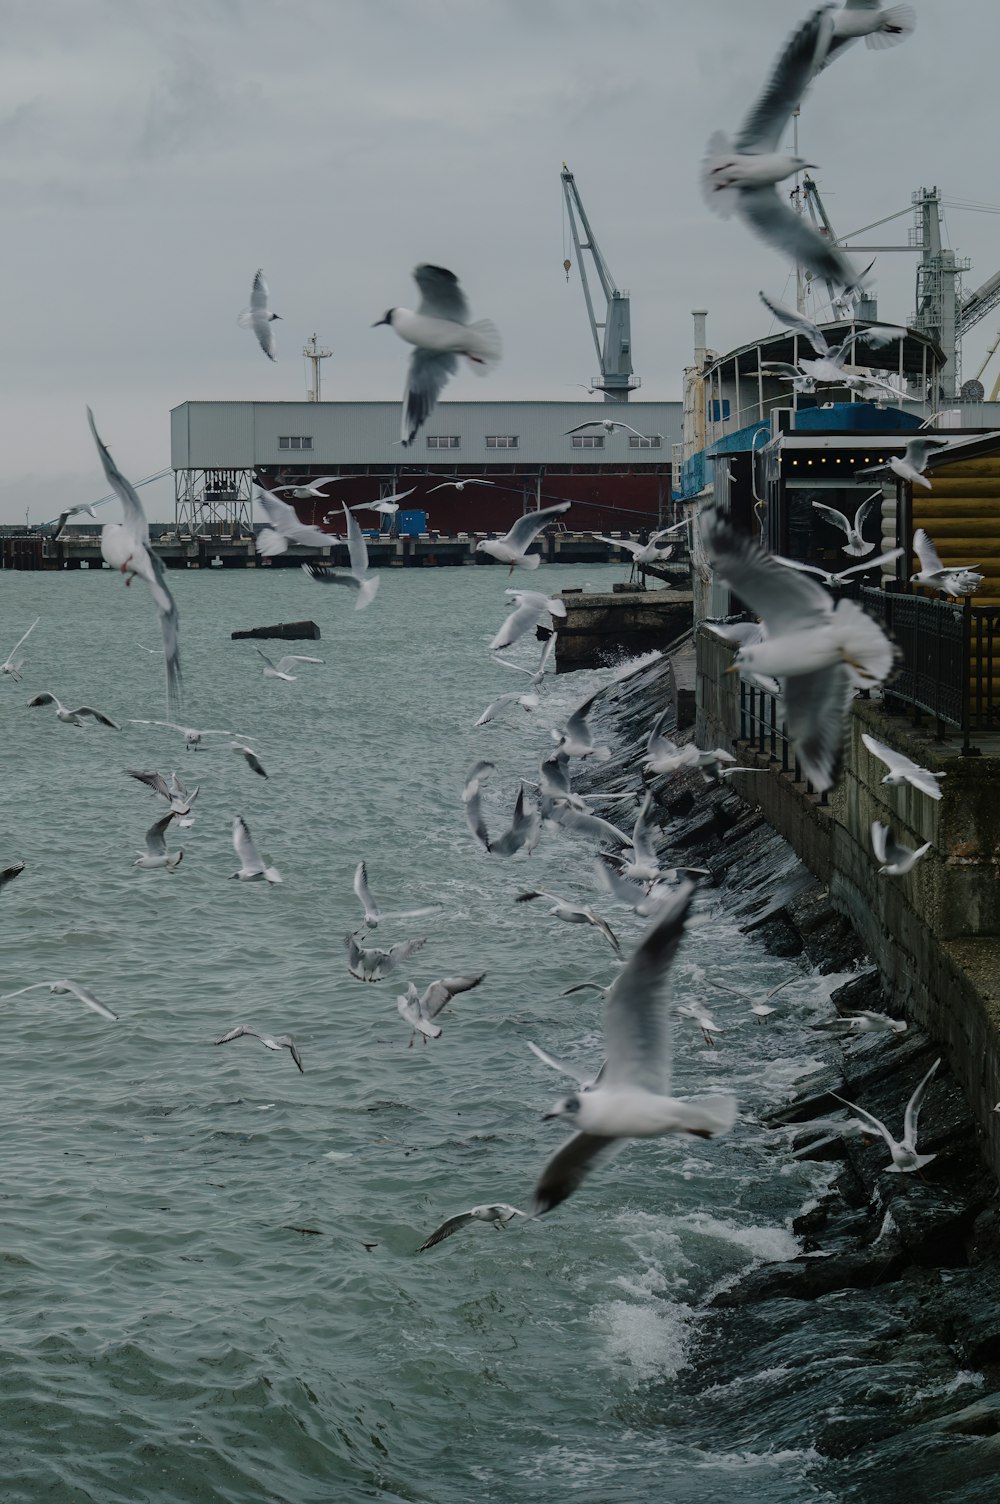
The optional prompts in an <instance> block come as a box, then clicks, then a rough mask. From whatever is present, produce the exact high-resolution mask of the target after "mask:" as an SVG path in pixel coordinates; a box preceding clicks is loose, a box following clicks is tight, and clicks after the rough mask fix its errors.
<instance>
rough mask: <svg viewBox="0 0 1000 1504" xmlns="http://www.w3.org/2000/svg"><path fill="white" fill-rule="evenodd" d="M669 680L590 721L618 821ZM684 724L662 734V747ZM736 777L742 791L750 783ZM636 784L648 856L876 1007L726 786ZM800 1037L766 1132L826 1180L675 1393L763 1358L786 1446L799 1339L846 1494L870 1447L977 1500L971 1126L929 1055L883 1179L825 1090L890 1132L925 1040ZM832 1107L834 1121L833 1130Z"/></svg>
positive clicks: (880, 1161)
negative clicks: (790, 1087) (653, 810)
mask: <svg viewBox="0 0 1000 1504" xmlns="http://www.w3.org/2000/svg"><path fill="white" fill-rule="evenodd" d="M668 684H669V674H668V670H667V668H666V666H665V664H664V662H663V661H661V662H659V663H655V664H651V665H649V666H647V667H645V668H643V669H641V670H640V671H639V672H638V673H637V674H636V675H634V676H633V677H631V678H628V679H624V680H621V681H619V682H617V683H615V684H612V685H611V686H610V687H609V689H608V690H607V691H606V693H605V695H604V696H603V699H602V702H600V703H601V708H600V709H599V710H598V711H597V712H596V715H595V719H599V720H600V721H601V722H603V725H604V727H605V728H606V730H607V732H608V733H609V735H608V740H609V741H611V744H612V746H615V747H616V748H617V750H616V752H615V753H614V754H613V756H612V758H611V760H610V761H609V762H607V763H605V764H604V765H602V766H600V767H597V768H594V769H593V770H591V771H590V772H588V774H587V775H586V777H585V778H580V779H578V780H577V784H578V786H579V787H580V788H581V789H582V790H585V791H587V792H592V793H601V792H603V793H604V794H605V796H606V798H605V803H604V808H603V812H604V813H606V814H607V815H608V817H609V818H611V819H614V820H617V821H618V822H620V823H621V822H624V821H626V820H627V818H628V815H629V812H630V810H631V811H633V812H634V807H635V806H634V790H635V788H636V787H637V786H638V784H639V782H640V780H641V776H642V774H641V765H642V759H643V756H644V754H645V739H646V736H647V734H648V730H649V727H650V726H651V724H652V722H653V720H654V719H655V717H656V716H657V715H658V714H659V712H660V711H661V710H662V708H663V705H664V702H665V698H666V695H667V689H668ZM612 732H613V734H610V733H612ZM690 734H691V733H690V732H689V731H678V732H676V734H675V739H676V740H677V741H680V742H683V741H685V740H687V739H689V738H690ZM754 776H756V777H767V776H771V775H769V774H766V773H765V774H758V775H754ZM745 784H746V786H747V793H748V797H752V787H753V785H752V780H751V777H750V775H748V776H747V778H746V779H745ZM648 786H649V787H650V788H652V790H653V793H654V797H655V799H656V802H657V804H658V806H659V809H660V811H661V813H662V816H663V826H664V829H665V832H666V834H665V836H664V840H663V843H662V846H661V853H660V854H661V858H662V860H663V861H664V863H665V864H671V863H673V864H677V865H681V864H683V865H690V866H698V867H704V868H707V869H708V871H709V872H710V874H711V878H710V879H709V880H710V881H711V882H712V883H713V884H714V885H715V886H716V887H717V888H719V889H720V890H723V892H724V893H725V904H726V908H727V911H728V912H730V913H731V914H735V915H736V917H737V919H738V921H739V922H740V926H741V928H742V929H744V930H745V931H746V932H748V933H751V934H753V935H754V937H755V939H756V940H757V941H758V942H759V943H760V944H761V945H763V946H764V947H765V948H766V949H767V950H768V951H770V952H771V953H772V954H775V955H778V956H786V957H801V959H802V962H803V963H804V966H805V967H806V968H808V969H810V970H813V971H819V972H822V973H830V972H842V971H846V970H853V971H855V973H856V974H855V975H854V976H853V977H852V979H851V980H850V981H849V982H848V983H847V984H846V985H844V986H842V987H841V988H840V989H839V990H838V991H837V992H835V993H833V994H832V998H831V1000H832V1002H833V1003H834V1004H835V1005H838V1006H840V1007H844V1008H847V1009H862V1008H863V1009H870V1010H873V1011H877V1012H881V1013H886V1012H888V1011H890V1010H889V1008H888V1006H887V1003H886V1000H885V998H884V997H883V995H882V990H881V988H880V985H879V978H878V974H877V972H876V971H875V970H874V969H873V968H872V967H871V964H870V963H866V957H865V956H864V952H863V949H862V946H861V944H860V942H859V941H858V939H857V937H856V936H855V935H854V933H853V931H852V930H851V928H850V925H849V924H848V922H847V921H846V920H845V919H844V918H843V916H842V915H840V914H838V913H837V912H836V911H835V910H834V908H833V906H832V904H831V903H830V901H829V898H828V896H827V894H826V893H825V891H824V889H823V887H822V885H821V884H820V883H819V882H818V881H817V879H816V878H814V877H813V876H812V875H811V874H810V873H809V872H808V870H807V869H806V868H805V867H804V866H803V865H802V864H801V862H800V861H799V860H798V858H797V857H796V855H795V853H794V852H793V851H792V849H791V848H790V847H789V846H787V844H786V843H785V842H784V841H783V840H782V839H781V838H780V837H779V836H778V835H777V834H776V833H775V832H774V831H773V830H772V829H771V828H770V827H769V826H768V825H767V824H766V822H765V821H764V818H763V816H762V815H761V814H760V812H759V811H758V810H756V809H755V808H754V807H753V805H752V804H750V803H747V802H746V801H745V800H744V799H743V798H741V797H740V795H739V794H738V793H737V792H736V790H735V789H734V787H733V785H732V783H731V782H730V781H728V780H727V781H726V782H723V783H721V784H712V785H708V784H706V783H705V782H704V781H703V779H702V776H701V774H700V773H699V772H698V771H694V772H693V773H692V772H690V771H685V772H682V773H680V774H674V775H670V776H668V777H660V778H655V779H652V780H651V781H649V783H648ZM831 1019H832V1020H833V1023H834V1029H835V1030H836V1022H835V1019H836V1015H835V1014H831ZM817 1038H818V1039H820V1038H822V1039H823V1040H824V1041H827V1042H829V1043H830V1044H832V1048H831V1049H830V1050H829V1053H828V1054H826V1055H825V1056H824V1064H823V1066H822V1068H821V1069H820V1070H818V1071H817V1072H816V1073H815V1074H814V1075H813V1076H811V1077H810V1078H809V1079H808V1080H807V1081H806V1082H805V1083H804V1085H803V1087H802V1089H801V1090H800V1093H799V1095H797V1096H796V1097H795V1098H794V1099H793V1100H792V1101H790V1102H788V1103H786V1104H784V1105H782V1106H781V1107H780V1108H778V1109H777V1110H775V1111H773V1112H771V1113H770V1114H768V1116H767V1117H766V1119H765V1120H764V1126H765V1128H767V1129H770V1130H771V1131H772V1132H773V1133H774V1135H775V1152H776V1153H777V1154H781V1155H783V1156H785V1157H786V1158H787V1157H788V1156H789V1155H791V1156H792V1157H794V1158H800V1159H810V1160H820V1161H828V1162H829V1168H830V1175H831V1178H830V1183H829V1186H828V1189H827V1190H826V1192H825V1193H824V1194H823V1195H821V1196H820V1197H819V1198H818V1199H817V1201H816V1203H815V1204H814V1205H812V1206H811V1207H810V1208H809V1209H808V1210H807V1211H805V1212H804V1213H803V1214H802V1215H801V1216H799V1217H798V1218H797V1219H796V1220H795V1223H794V1225H793V1231H794V1232H795V1233H796V1234H797V1235H798V1236H799V1237H800V1238H801V1240H802V1251H801V1252H800V1253H799V1255H798V1256H797V1257H795V1258H793V1259H789V1260H787V1261H784V1262H780V1263H770V1264H763V1265H758V1266H756V1267H754V1268H752V1269H750V1270H749V1271H748V1272H747V1273H745V1274H744V1275H743V1276H742V1277H740V1278H739V1279H738V1280H737V1281H736V1282H735V1283H733V1284H732V1285H730V1286H728V1287H727V1288H725V1289H723V1290H720V1291H718V1292H716V1293H715V1294H714V1296H712V1297H711V1299H710V1302H709V1306H708V1309H707V1311H706V1313H705V1316H704V1321H705V1325H704V1328H703V1333H702V1336H703V1340H702V1341H701V1342H699V1344H698V1351H697V1354H696V1356H695V1358H694V1360H693V1361H692V1363H691V1365H690V1366H689V1368H688V1369H687V1370H685V1373H684V1375H683V1376H682V1378H681V1381H680V1382H681V1386H682V1388H683V1389H684V1391H685V1392H686V1393H688V1394H690V1395H691V1396H692V1397H695V1396H696V1395H698V1394H702V1395H704V1394H705V1393H706V1392H707V1391H708V1390H711V1392H712V1395H713V1405H714V1406H720V1407H721V1411H722V1412H723V1413H724V1411H725V1394H726V1386H727V1384H728V1385H737V1384H738V1383H739V1381H740V1377H741V1376H745V1374H746V1372H747V1370H748V1368H750V1369H753V1368H756V1367H759V1368H760V1369H762V1370H764V1369H768V1368H769V1367H770V1368H773V1369H774V1370H775V1371H776V1372H778V1373H780V1374H781V1375H782V1378H780V1379H779V1380H776V1381H774V1382H773V1383H772V1384H769V1385H768V1386H767V1391H766V1393H762V1394H761V1396H760V1400H759V1406H758V1407H757V1409H756V1411H755V1414H756V1418H757V1423H758V1426H759V1427H761V1428H763V1429H764V1430H765V1432H766V1434H768V1435H769V1436H771V1437H772V1438H773V1444H774V1445H775V1446H776V1447H779V1446H793V1445H794V1446H801V1445H802V1425H801V1420H802V1416H801V1411H802V1399H803V1392H804V1386H805V1385H806V1384H807V1383H808V1382H810V1375H812V1381H813V1382H815V1381H816V1374H815V1373H814V1372H813V1370H812V1368H811V1366H810V1364H809V1363H808V1362H807V1363H803V1362H802V1360H801V1348H802V1341H803V1335H805V1340H806V1341H807V1342H808V1343H809V1344H810V1350H811V1353H812V1356H813V1358H814V1360H815V1362H816V1363H822V1364H825V1367H824V1369H823V1373H824V1375H825V1379H826V1382H827V1385H828V1383H829V1376H830V1373H831V1372H833V1371H834V1368H835V1369H836V1371H837V1373H838V1377H837V1384H836V1392H837V1395H838V1403H837V1405H836V1406H834V1407H833V1408H832V1410H831V1412H830V1413H828V1414H824V1415H822V1416H817V1417H816V1418H815V1424H814V1425H813V1426H812V1427H811V1428H810V1431H811V1434H810V1444H811V1446H812V1447H813V1449H814V1451H815V1453H816V1454H817V1458H818V1459H824V1458H828V1459H833V1458H845V1457H854V1456H855V1454H857V1458H858V1461H859V1465H860V1470H859V1475H858V1482H857V1491H856V1492H855V1491H854V1490H852V1492H851V1494H850V1497H851V1498H857V1499H859V1500H865V1501H867V1500H869V1499H871V1500H873V1501H874V1500H875V1499H879V1501H880V1504H881V1501H883V1500H885V1499H887V1498H889V1497H895V1496H896V1494H895V1492H893V1493H892V1494H890V1493H887V1492H886V1491H885V1490H884V1484H885V1477H884V1476H883V1477H882V1485H883V1491H882V1492H879V1486H878V1480H877V1479H876V1478H874V1477H869V1476H868V1472H867V1468H868V1467H869V1466H870V1465H874V1464H873V1458H874V1457H877V1458H878V1459H879V1462H878V1466H879V1468H880V1469H884V1468H889V1469H890V1470H891V1473H892V1478H893V1489H894V1490H896V1489H899V1488H901V1487H902V1486H903V1485H902V1482H901V1480H904V1479H912V1488H913V1491H914V1493H913V1496H914V1497H915V1498H921V1497H931V1496H932V1493H933V1495H937V1496H941V1497H947V1498H948V1499H956V1500H959V1499H961V1500H964V1499H966V1498H967V1499H968V1500H970V1501H972V1500H973V1499H977V1500H978V1499H982V1498H983V1497H984V1494H983V1492H982V1486H983V1480H984V1479H985V1478H986V1477H989V1476H994V1477H995V1475H996V1473H997V1471H998V1470H1000V1198H998V1188H997V1183H996V1180H995V1178H994V1176H993V1175H992V1173H991V1171H990V1170H989V1169H988V1167H987V1165H986V1164H985V1162H984V1160H983V1157H982V1155H981V1152H980V1134H979V1130H978V1128H977V1127H976V1124H975V1123H974V1121H973V1118H972V1115H971V1112H970V1110H969V1108H968V1105H967V1103H966V1101H965V1098H964V1096H963V1095H962V1092H961V1091H960V1089H959V1087H958V1085H957V1084H956V1082H955V1080H954V1078H953V1077H952V1076H951V1074H950V1072H949V1070H948V1065H947V1061H946V1060H942V1064H941V1067H940V1068H939V1070H938V1072H937V1074H936V1076H935V1078H934V1079H933V1081H932V1082H931V1084H930V1087H929V1089H928V1091H927V1095H926V1098H925V1101H924V1105H923V1109H922V1113H921V1119H920V1148H921V1151H922V1152H926V1153H933V1154H934V1155H935V1156H936V1157H935V1159H934V1161H933V1162H932V1163H931V1164H929V1165H928V1166H927V1167H926V1168H925V1170H924V1171H923V1172H922V1173H921V1174H920V1175H917V1174H897V1173H893V1172H892V1171H890V1170H887V1168H886V1165H887V1151H886V1147H885V1144H884V1143H883V1142H882V1140H881V1139H878V1140H874V1141H873V1140H871V1139H868V1138H862V1137H861V1136H860V1135H856V1134H850V1135H849V1134H847V1133H845V1132H844V1129H843V1125H844V1123H845V1121H846V1120H845V1116H844V1108H843V1106H842V1104H841V1103H840V1102H838V1101H837V1100H836V1099H835V1098H834V1097H833V1096H832V1095H831V1093H833V1092H836V1093H837V1095H838V1096H843V1097H846V1098H848V1099H849V1100H852V1101H856V1102H859V1103H863V1104H864V1106H865V1107H866V1108H867V1109H868V1110H869V1111H871V1112H873V1113H874V1114H876V1115H877V1116H878V1117H879V1118H881V1119H883V1120H884V1121H885V1122H887V1123H888V1124H890V1126H893V1127H895V1128H896V1129H897V1130H898V1126H899V1125H901V1124H902V1120H903V1113H904V1110H905V1107H906V1103H907V1101H908V1100H909V1096H910V1094H911V1092H912V1090H913V1088H914V1086H915V1085H916V1083H917V1082H918V1081H919V1080H920V1079H921V1077H922V1076H923V1075H924V1074H925V1072H926V1071H927V1069H928V1068H929V1066H930V1065H931V1064H932V1063H933V1061H934V1060H935V1059H936V1058H937V1057H938V1055H939V1054H940V1053H941V1052H940V1050H938V1049H935V1047H934V1045H933V1043H932V1042H931V1041H930V1040H928V1039H927V1037H926V1036H925V1035H924V1034H922V1033H921V1032H920V1031H919V1030H918V1029H916V1028H915V1027H914V1026H913V1025H912V1024H911V1025H910V1026H909V1027H908V1028H907V1030H906V1032H905V1033H900V1034H893V1033H888V1032H885V1033H878V1034H863V1035H860V1036H858V1035H854V1034H851V1035H850V1037H848V1038H834V1039H833V1040H832V1041H831V1040H830V1035H829V1033H828V1032H827V1031H826V1030H823V1031H822V1033H820V1032H818V1033H817ZM837 1115H839V1119H840V1125H841V1126H838V1125H837V1123H836V1122H835V1121H831V1119H835V1118H836V1117H837ZM845 1302H847V1303H850V1305H851V1307H852V1308H853V1309H852V1321H853V1323H854V1329H856V1342H855V1343H854V1345H853V1351H852V1352H851V1353H850V1354H844V1353H843V1352H839V1353H835V1352H829V1351H826V1349H825V1338H824V1332H825V1326H826V1324H825V1315H826V1312H827V1311H828V1310H829V1309H830V1308H832V1305H833V1303H836V1304H837V1315H838V1319H839V1320H840V1321H842V1320H843V1317H844V1306H845ZM806 1307H808V1309H806ZM806 1325H807V1326H808V1330H807V1331H806V1332H805V1334H804V1332H803V1328H804V1326H806ZM795 1353H798V1355H799V1356H798V1357H797V1358H796V1357H794V1356H793V1355H794V1354H795ZM831 1365H834V1368H831ZM889 1369H891V1370H892V1374H893V1375H895V1377H890V1375H889V1372H888V1370H889ZM901 1370H902V1371H905V1372H910V1371H911V1370H912V1376H913V1377H914V1379H919V1381H920V1382H919V1383H917V1384H916V1390H917V1391H919V1393H920V1395H921V1398H920V1399H919V1401H915V1400H914V1398H913V1395H914V1392H915V1389H914V1384H912V1383H911V1384H903V1385H901V1384H900V1382H899V1380H898V1375H899V1372H900V1371H901ZM793 1399H794V1401H795V1403H794V1405H793V1403H792V1401H793ZM827 1408H828V1409H829V1408H830V1407H827ZM743 1413H744V1412H743V1411H742V1409H741V1408H739V1407H736V1408H735V1409H734V1412H733V1414H732V1415H731V1416H730V1424H731V1425H733V1426H735V1427H738V1426H739V1424H740V1420H739V1416H740V1415H741V1414H743ZM873 1448H874V1449H875V1450H874V1452H873ZM958 1454H960V1458H961V1460H960V1461H959V1456H958ZM932 1479H934V1480H935V1481H934V1482H933V1485H932V1482H931V1480H932ZM977 1480H978V1482H977ZM908 1486H909V1485H908ZM977 1490H978V1492H977Z"/></svg>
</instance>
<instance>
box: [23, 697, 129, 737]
mask: <svg viewBox="0 0 1000 1504" xmlns="http://www.w3.org/2000/svg"><path fill="white" fill-rule="evenodd" d="M34 705H54V706H55V707H56V716H57V717H58V719H59V720H60V721H62V722H63V723H64V724H65V725H67V726H82V725H83V722H82V721H81V720H80V716H82V715H89V716H90V717H92V719H93V720H95V721H97V723H98V725H100V726H110V728H111V730H112V731H120V730H121V729H122V728H121V727H120V726H119V724H118V722H117V721H113V720H112V719H111V717H110V716H107V715H104V713H103V712H102V711H100V710H94V709H93V708H92V706H90V705H78V706H77V707H76V709H75V710H68V709H67V707H66V706H65V705H64V704H63V702H62V701H61V700H57V699H56V697H55V695H51V694H49V692H48V690H47V689H46V690H43V691H42V693H41V694H40V695H35V696H34V698H33V699H31V700H29V701H28V709H29V710H30V709H31V708H32V706H34Z"/></svg>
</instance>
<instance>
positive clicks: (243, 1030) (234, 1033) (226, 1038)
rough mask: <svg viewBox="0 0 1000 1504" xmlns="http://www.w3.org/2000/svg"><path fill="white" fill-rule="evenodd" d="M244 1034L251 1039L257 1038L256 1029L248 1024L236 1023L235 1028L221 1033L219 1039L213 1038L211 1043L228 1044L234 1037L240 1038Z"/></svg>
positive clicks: (258, 1036)
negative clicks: (226, 1032)
mask: <svg viewBox="0 0 1000 1504" xmlns="http://www.w3.org/2000/svg"><path fill="white" fill-rule="evenodd" d="M244 1034H249V1035H250V1036H251V1037H252V1038H253V1039H259V1038H260V1035H259V1034H258V1033H257V1030H256V1029H251V1028H250V1027H249V1025H248V1024H237V1025H236V1028H235V1029H230V1031H229V1033H228V1034H223V1036H222V1038H221V1039H213V1040H212V1043H213V1044H229V1043H230V1042H231V1041H232V1040H234V1039H242V1038H243V1036H244Z"/></svg>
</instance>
